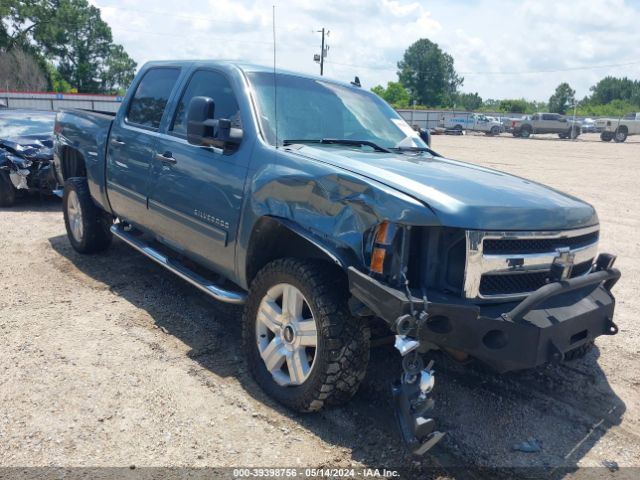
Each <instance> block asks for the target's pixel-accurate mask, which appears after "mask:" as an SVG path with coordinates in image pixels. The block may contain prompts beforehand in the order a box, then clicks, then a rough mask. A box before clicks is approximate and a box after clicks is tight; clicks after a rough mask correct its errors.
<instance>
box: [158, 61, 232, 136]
mask: <svg viewBox="0 0 640 480" xmlns="http://www.w3.org/2000/svg"><path fill="white" fill-rule="evenodd" d="M193 97H211V98H213V101H214V102H215V112H214V116H215V117H214V118H216V119H218V118H227V119H229V120H231V126H232V127H234V128H242V122H241V119H240V108H239V107H238V102H237V100H236V96H235V95H234V93H233V90H232V89H231V85H230V84H229V81H228V80H227V79H226V78H225V77H224V76H223V75H221V74H220V73H217V72H213V71H210V70H198V71H196V72H195V73H194V74H193V75H192V76H191V79H190V80H189V84H188V85H187V88H186V89H185V91H184V93H183V94H182V98H181V99H180V103H179V104H178V108H177V109H176V114H175V117H174V119H173V123H172V124H171V128H170V129H169V133H171V134H173V135H176V136H179V137H186V136H187V112H188V110H189V103H190V102H191V99H192V98H193Z"/></svg>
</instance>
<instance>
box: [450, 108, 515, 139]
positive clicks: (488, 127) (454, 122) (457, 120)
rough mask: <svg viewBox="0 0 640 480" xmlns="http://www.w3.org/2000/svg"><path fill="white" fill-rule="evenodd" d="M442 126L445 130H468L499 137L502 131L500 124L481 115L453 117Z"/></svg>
mask: <svg viewBox="0 0 640 480" xmlns="http://www.w3.org/2000/svg"><path fill="white" fill-rule="evenodd" d="M443 126H444V128H445V129H447V130H459V131H462V130H470V131H473V132H484V133H486V134H487V135H499V134H500V133H501V132H502V131H503V127H502V124H501V123H500V122H498V121H497V120H496V119H494V118H489V117H487V116H486V115H484V114H482V113H473V114H470V115H469V114H460V115H455V116H453V117H451V118H449V119H448V120H447V121H446V122H444V125H443Z"/></svg>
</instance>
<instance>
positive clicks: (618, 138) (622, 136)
mask: <svg viewBox="0 0 640 480" xmlns="http://www.w3.org/2000/svg"><path fill="white" fill-rule="evenodd" d="M616 139H617V140H623V139H624V133H622V132H618V133H616Z"/></svg>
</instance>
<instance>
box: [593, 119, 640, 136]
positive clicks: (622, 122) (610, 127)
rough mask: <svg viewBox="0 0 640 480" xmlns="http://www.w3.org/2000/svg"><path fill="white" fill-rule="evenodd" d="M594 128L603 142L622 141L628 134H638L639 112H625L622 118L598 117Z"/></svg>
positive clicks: (639, 125) (639, 128)
mask: <svg viewBox="0 0 640 480" xmlns="http://www.w3.org/2000/svg"><path fill="white" fill-rule="evenodd" d="M596 129H597V131H598V132H600V140H602V141H603V142H610V141H611V140H614V141H615V142H618V143H622V142H624V141H625V140H626V139H627V137H628V136H629V135H640V112H636V113H627V114H625V115H624V116H623V117H622V118H599V119H597V120H596Z"/></svg>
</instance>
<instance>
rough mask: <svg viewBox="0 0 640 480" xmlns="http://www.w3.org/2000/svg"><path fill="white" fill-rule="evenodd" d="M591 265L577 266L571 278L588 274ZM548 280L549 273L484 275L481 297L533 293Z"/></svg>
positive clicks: (580, 264) (589, 263)
mask: <svg viewBox="0 0 640 480" xmlns="http://www.w3.org/2000/svg"><path fill="white" fill-rule="evenodd" d="M591 265H592V263H591V262H590V261H589V262H583V263H579V264H577V265H575V266H574V267H573V270H572V271H571V278H573V277H579V276H580V275H584V274H586V273H587V272H588V271H589V269H590V268H591ZM548 279H549V272H548V271H536V272H529V273H526V272H518V273H503V274H496V275H483V276H482V279H481V280H480V295H484V296H489V295H514V294H518V293H528V292H533V291H535V290H537V289H539V288H540V287H543V286H545V285H546V284H547V283H549V281H548Z"/></svg>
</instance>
